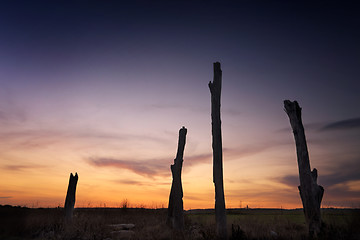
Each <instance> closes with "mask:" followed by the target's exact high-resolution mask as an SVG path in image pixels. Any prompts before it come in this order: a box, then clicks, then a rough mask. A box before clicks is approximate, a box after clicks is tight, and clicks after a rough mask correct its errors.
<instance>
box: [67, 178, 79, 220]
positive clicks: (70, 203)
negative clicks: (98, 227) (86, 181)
mask: <svg viewBox="0 0 360 240" xmlns="http://www.w3.org/2000/svg"><path fill="white" fill-rule="evenodd" d="M78 179H79V177H78V174H77V173H75V176H74V175H73V174H72V173H70V178H69V186H68V190H67V193H66V199H65V207H64V209H65V219H66V220H72V217H73V212H74V206H75V193H76V185H77V182H78Z"/></svg>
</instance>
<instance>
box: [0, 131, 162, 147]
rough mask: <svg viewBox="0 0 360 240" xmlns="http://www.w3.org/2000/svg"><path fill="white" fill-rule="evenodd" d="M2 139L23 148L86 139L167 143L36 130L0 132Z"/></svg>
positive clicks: (143, 137) (140, 137)
mask: <svg viewBox="0 0 360 240" xmlns="http://www.w3.org/2000/svg"><path fill="white" fill-rule="evenodd" d="M0 139H2V140H4V141H5V140H6V142H7V144H10V145H12V146H16V147H23V148H39V147H41V148H43V147H44V146H49V145H53V144H57V143H59V142H69V141H71V140H77V141H78V142H79V140H82V139H84V140H85V141H86V142H88V141H89V140H94V141H96V140H101V141H104V140H107V141H117V142H123V141H137V142H143V141H151V142H156V143H167V139H166V138H165V137H155V136H149V135H136V134H126V133H121V134H120V133H119V134H117V133H108V132H101V131H97V130H96V129H91V130H85V129H84V130H63V131H61V130H51V129H35V130H14V131H6V130H5V131H0Z"/></svg>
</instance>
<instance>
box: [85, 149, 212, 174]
mask: <svg viewBox="0 0 360 240" xmlns="http://www.w3.org/2000/svg"><path fill="white" fill-rule="evenodd" d="M184 161H185V162H184V166H185V167H186V168H187V169H188V168H189V167H191V166H194V165H197V164H201V163H210V162H211V154H199V155H192V156H189V157H184ZM86 162H87V163H88V164H90V165H92V166H95V167H110V168H120V169H126V170H129V171H131V172H134V173H136V174H139V175H141V176H144V177H148V178H154V177H167V176H169V175H170V164H173V161H172V160H171V158H166V159H165V158H156V159H155V158H154V159H144V160H136V159H117V158H106V157H90V158H88V159H86Z"/></svg>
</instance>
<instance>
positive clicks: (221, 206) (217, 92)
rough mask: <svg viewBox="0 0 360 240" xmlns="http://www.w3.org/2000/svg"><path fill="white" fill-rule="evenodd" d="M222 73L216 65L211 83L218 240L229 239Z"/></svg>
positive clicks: (218, 65) (217, 64) (218, 64)
mask: <svg viewBox="0 0 360 240" xmlns="http://www.w3.org/2000/svg"><path fill="white" fill-rule="evenodd" d="M221 78H222V71H221V68H220V63H219V62H215V63H214V80H213V82H211V81H210V82H209V89H210V93H211V125H212V148H213V182H214V185H215V218H216V233H217V237H218V239H227V228H226V213H225V197H224V182H223V161H222V139H221V118H220V105H221V104H220V98H221V84H222V83H221V81H222V79H221Z"/></svg>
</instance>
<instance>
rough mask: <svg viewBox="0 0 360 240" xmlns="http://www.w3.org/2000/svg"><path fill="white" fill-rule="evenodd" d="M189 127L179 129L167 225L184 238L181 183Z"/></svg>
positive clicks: (172, 168)
mask: <svg viewBox="0 0 360 240" xmlns="http://www.w3.org/2000/svg"><path fill="white" fill-rule="evenodd" d="M186 133H187V129H186V128H185V127H182V128H181V129H180V130H179V140H178V149H177V154H176V158H175V159H174V164H172V165H171V173H172V178H173V180H172V185H171V191H170V196H169V206H168V217H167V225H168V226H169V227H171V228H172V229H173V230H174V231H175V232H177V233H179V234H180V236H179V237H180V238H183V230H184V207H183V199H182V198H183V189H182V183H181V170H182V165H183V161H184V160H183V156H184V148H185V143H186Z"/></svg>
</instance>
